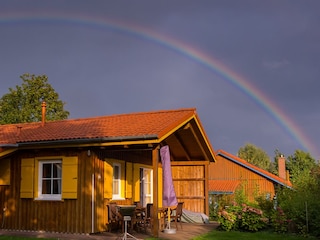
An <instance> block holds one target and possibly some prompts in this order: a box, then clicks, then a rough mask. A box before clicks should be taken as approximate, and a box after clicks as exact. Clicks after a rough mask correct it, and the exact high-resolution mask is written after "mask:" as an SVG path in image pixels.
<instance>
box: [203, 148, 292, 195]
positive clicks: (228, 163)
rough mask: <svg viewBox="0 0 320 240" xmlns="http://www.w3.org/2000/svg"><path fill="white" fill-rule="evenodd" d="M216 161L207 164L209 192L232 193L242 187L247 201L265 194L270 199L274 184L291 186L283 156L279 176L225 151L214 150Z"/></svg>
mask: <svg viewBox="0 0 320 240" xmlns="http://www.w3.org/2000/svg"><path fill="white" fill-rule="evenodd" d="M216 158H217V161H216V162H215V163H213V164H210V166H209V194H210V195H214V196H217V195H221V194H231V195H232V194H234V193H235V192H236V190H238V189H239V190H240V189H243V190H244V193H245V194H246V196H247V198H248V200H249V201H253V200H254V198H255V197H257V196H261V195H265V196H266V197H269V198H270V199H272V198H273V197H274V195H275V194H276V186H283V187H289V188H291V187H292V184H291V182H290V181H289V180H288V179H289V178H288V177H287V174H286V172H285V166H284V163H285V161H284V158H280V159H279V170H280V171H281V172H279V176H282V177H279V176H277V175H274V174H272V173H270V172H268V171H266V170H264V169H261V168H259V167H257V166H255V165H253V164H250V163H248V162H247V161H245V160H243V159H241V158H239V157H237V156H234V155H232V154H230V153H228V152H226V151H223V150H218V151H217V152H216Z"/></svg>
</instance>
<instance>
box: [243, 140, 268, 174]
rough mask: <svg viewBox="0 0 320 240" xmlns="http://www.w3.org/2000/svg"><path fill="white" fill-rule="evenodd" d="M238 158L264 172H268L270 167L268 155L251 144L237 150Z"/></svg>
mask: <svg viewBox="0 0 320 240" xmlns="http://www.w3.org/2000/svg"><path fill="white" fill-rule="evenodd" d="M238 157H240V158H242V159H244V160H246V161H247V162H249V163H251V164H253V165H255V166H257V167H260V168H262V169H265V170H269V169H270V166H271V161H270V157H269V156H268V154H267V153H266V152H265V151H264V150H262V149H261V148H259V147H257V146H255V145H253V144H251V143H248V144H246V145H245V146H243V147H241V148H240V149H239V150H238Z"/></svg>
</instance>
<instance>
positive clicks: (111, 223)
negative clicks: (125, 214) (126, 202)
mask: <svg viewBox="0 0 320 240" xmlns="http://www.w3.org/2000/svg"><path fill="white" fill-rule="evenodd" d="M107 208H108V231H109V232H111V231H112V230H115V229H116V230H118V229H119V227H120V224H121V222H122V216H121V214H120V213H119V212H118V208H117V203H115V202H110V203H109V204H108V205H107Z"/></svg>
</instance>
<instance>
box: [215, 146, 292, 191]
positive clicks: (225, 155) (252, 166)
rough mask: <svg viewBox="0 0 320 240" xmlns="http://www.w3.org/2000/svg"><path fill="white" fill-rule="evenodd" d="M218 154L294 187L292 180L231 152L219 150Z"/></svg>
mask: <svg viewBox="0 0 320 240" xmlns="http://www.w3.org/2000/svg"><path fill="white" fill-rule="evenodd" d="M216 155H221V156H223V157H225V158H227V159H229V160H232V161H233V162H236V163H237V164H240V165H242V166H243V167H245V168H247V169H250V170H251V171H254V172H256V173H258V174H260V175H262V176H264V177H266V178H268V179H270V180H272V181H273V182H277V183H280V184H281V185H284V186H288V187H292V184H291V182H290V181H287V180H285V179H282V178H280V177H279V176H277V175H274V174H272V173H270V172H268V171H266V170H264V169H262V168H259V167H257V166H255V165H253V164H251V163H248V162H247V161H246V160H243V159H241V158H239V157H237V156H234V155H232V154H231V153H228V152H226V151H224V150H218V151H217V152H216Z"/></svg>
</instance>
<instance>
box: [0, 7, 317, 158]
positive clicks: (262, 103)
mask: <svg viewBox="0 0 320 240" xmlns="http://www.w3.org/2000/svg"><path fill="white" fill-rule="evenodd" d="M25 21H27V22H36V23H39V22H45V23H46V22H48V23H51V22H53V23H61V24H66V23H67V24H78V25H79V24H81V25H85V26H89V27H94V28H103V29H105V28H108V29H110V30H114V31H119V32H121V33H125V34H130V35H131V36H135V37H137V38H142V39H145V40H147V41H152V42H154V43H156V44H159V45H162V46H163V47H165V48H168V49H171V50H173V51H175V52H177V53H178V54H181V55H183V56H185V57H188V58H190V59H192V60H193V61H195V62H197V63H199V64H201V65H203V66H205V67H207V68H208V69H210V70H211V71H213V72H214V73H215V74H217V75H218V76H220V77H222V78H223V79H225V80H226V81H228V82H229V83H231V84H232V85H233V86H235V87H236V88H237V89H239V90H240V91H241V92H243V93H244V94H245V95H247V96H248V97H249V98H251V99H252V100H253V101H254V102H255V103H256V104H257V105H258V106H259V107H261V108H262V109H263V110H264V111H265V112H266V113H267V114H268V115H269V116H270V117H271V118H272V119H273V120H274V121H276V123H277V124H279V125H280V126H281V127H282V128H283V129H285V131H286V132H287V133H288V134H289V135H290V136H291V137H292V138H293V139H295V141H296V142H297V143H298V144H299V145H300V146H301V148H302V149H303V150H306V151H308V152H310V153H311V154H318V152H317V150H316V149H317V148H316V147H315V145H314V144H313V143H312V142H311V141H310V140H309V138H308V136H307V135H306V134H305V133H304V132H303V131H302V130H301V129H300V127H299V126H298V125H297V124H296V123H295V122H294V121H293V120H292V119H291V118H289V117H288V116H287V115H286V113H285V112H284V111H283V110H281V109H280V108H279V107H278V106H277V105H276V103H274V102H272V101H271V100H270V99H269V98H268V97H267V96H266V95H265V94H264V93H263V92H261V91H260V90H259V89H258V88H256V87H255V86H254V85H253V84H251V83H249V82H248V81H247V80H245V78H243V77H242V76H240V75H239V74H237V73H235V72H233V71H232V70H231V69H229V68H227V67H226V66H225V65H223V64H222V63H220V62H219V61H218V60H216V59H214V58H213V57H212V56H209V55H206V54H205V53H204V52H201V51H200V50H198V49H196V48H195V47H193V46H190V45H188V44H186V43H184V42H182V41H178V40H176V39H173V38H170V37H169V36H165V35H162V34H160V33H158V32H155V31H152V30H151V29H148V28H144V27H142V26H138V25H134V24H132V23H128V22H122V21H119V20H113V19H109V18H105V17H103V18H99V17H92V16H84V15H81V16H76V15H74V14H71V15H68V16H64V15H61V13H56V14H54V15H53V14H47V13H46V14H45V15H43V13H40V12H39V13H38V14H37V13H32V14H31V13H25V12H22V13H18V14H14V16H13V15H12V14H10V13H9V14H6V15H4V16H2V17H0V24H1V23H21V22H25ZM315 156H319V155H315Z"/></svg>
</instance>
